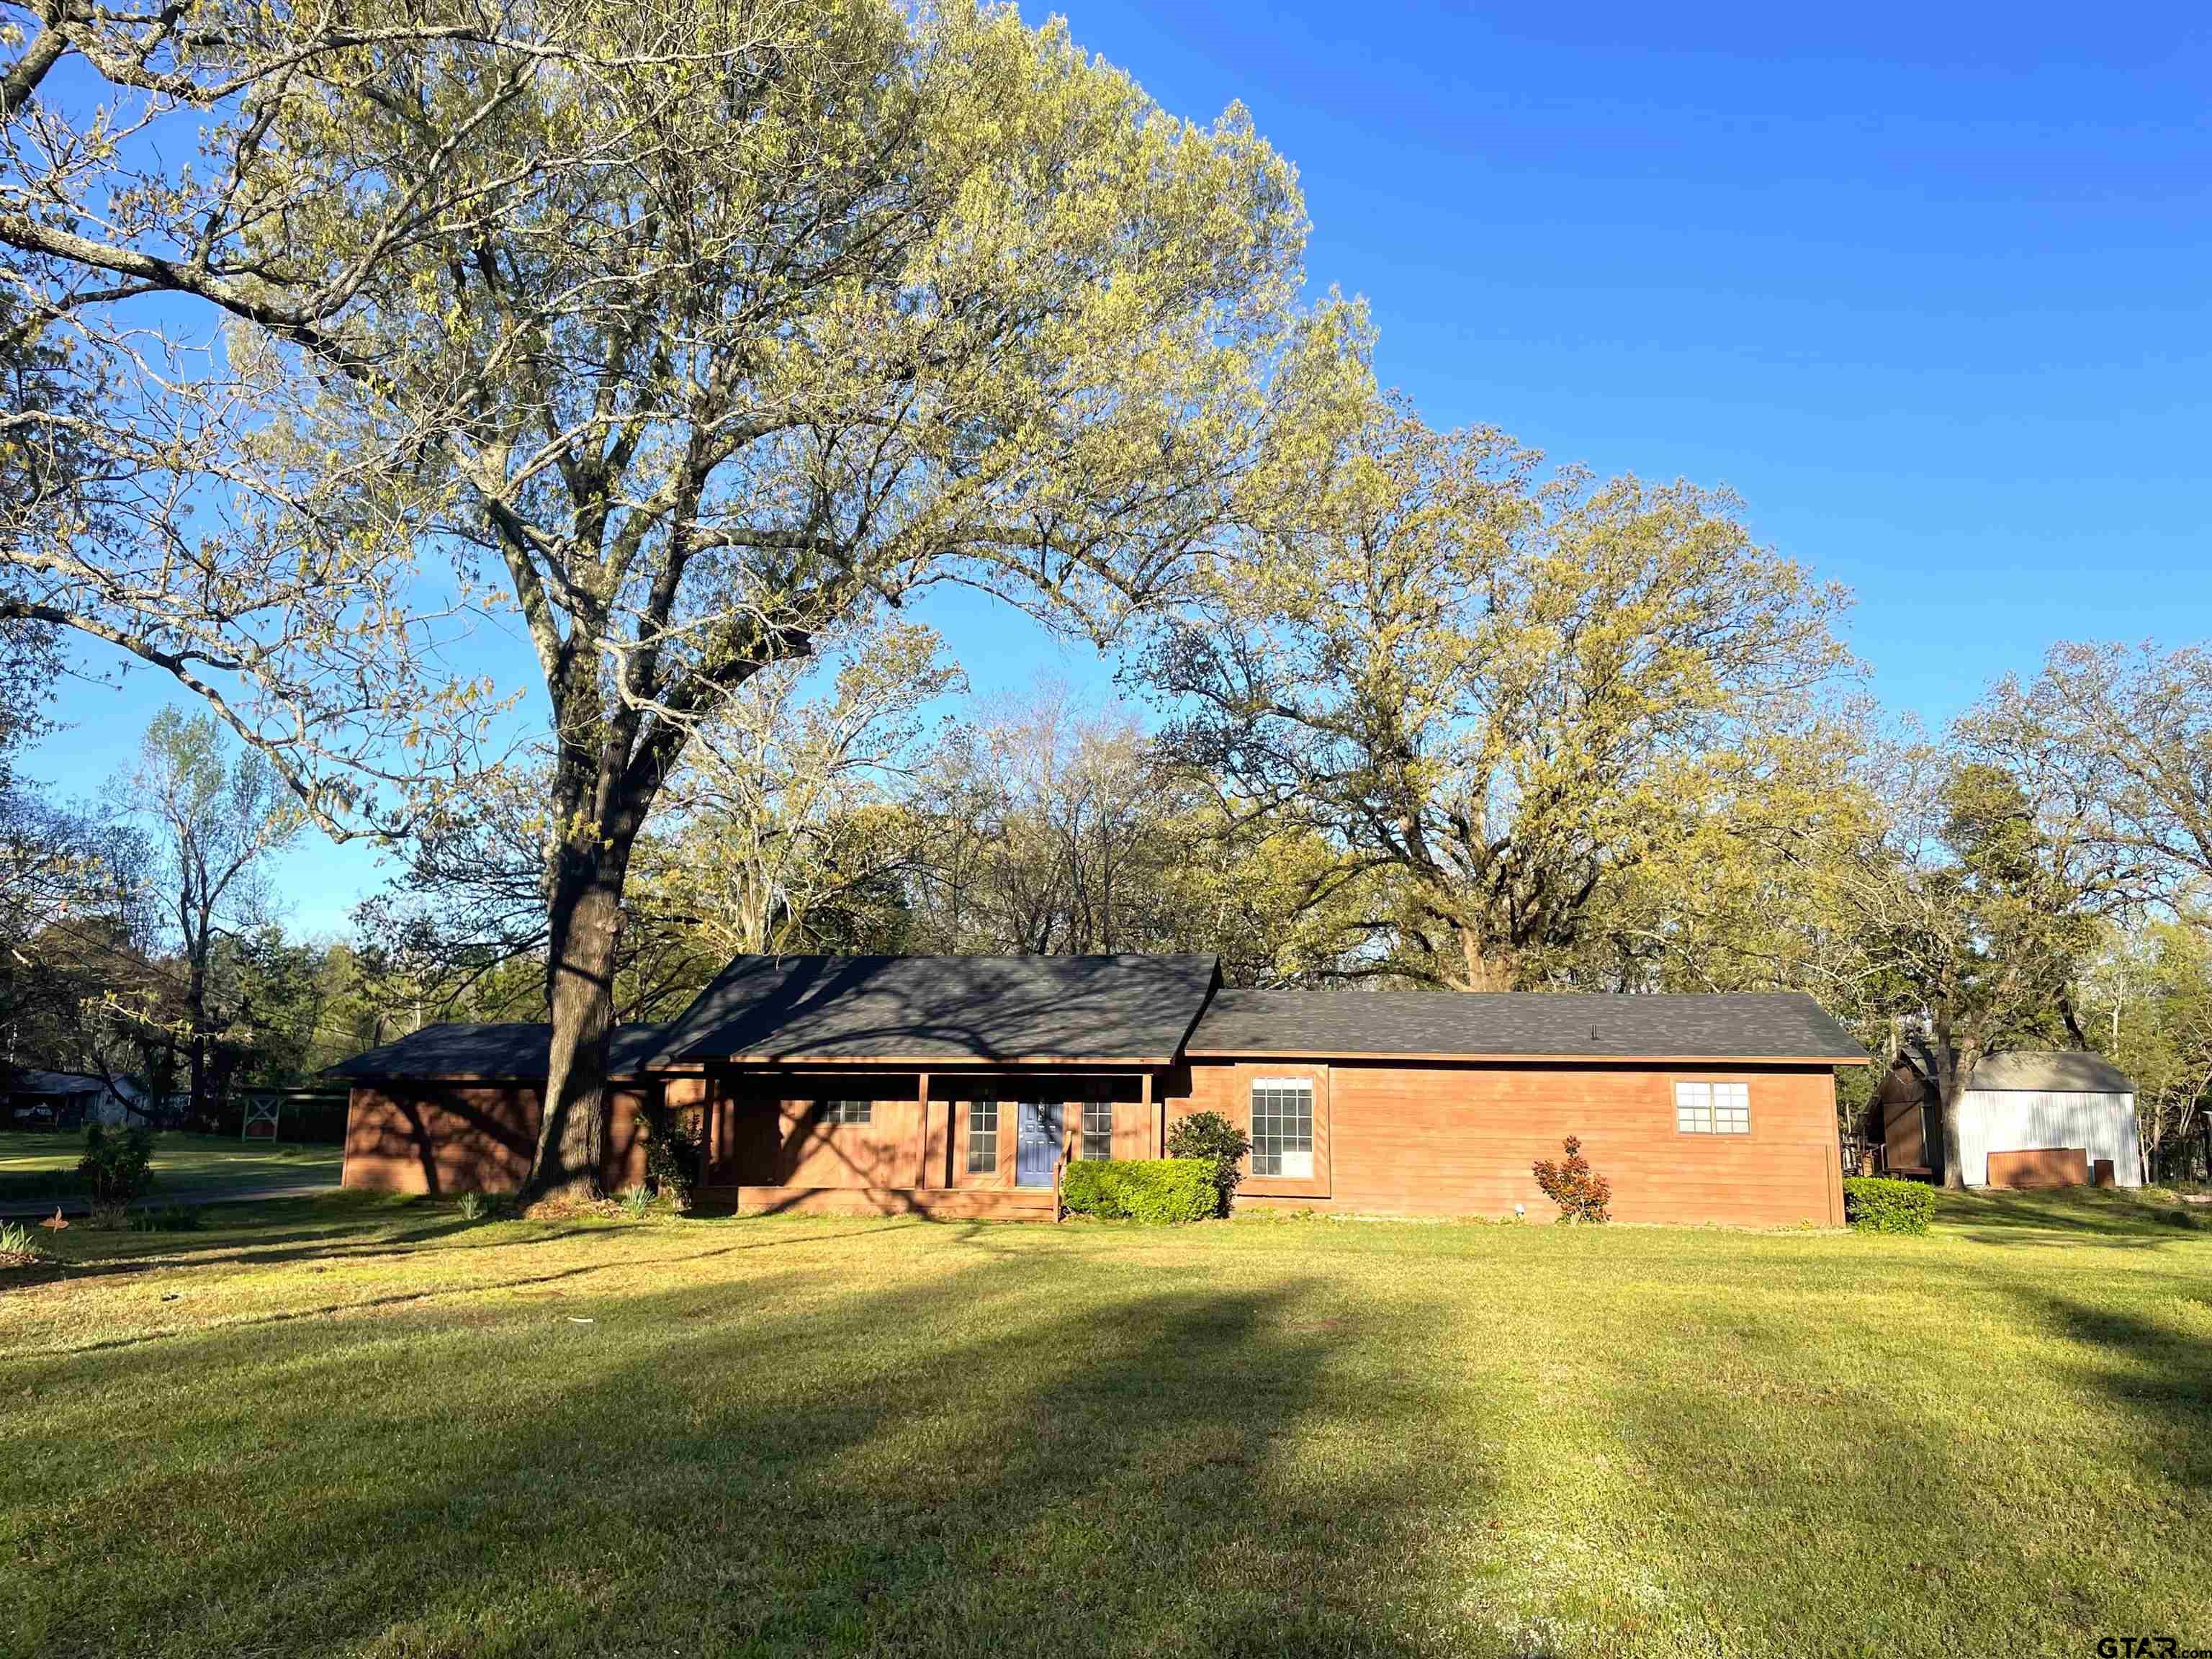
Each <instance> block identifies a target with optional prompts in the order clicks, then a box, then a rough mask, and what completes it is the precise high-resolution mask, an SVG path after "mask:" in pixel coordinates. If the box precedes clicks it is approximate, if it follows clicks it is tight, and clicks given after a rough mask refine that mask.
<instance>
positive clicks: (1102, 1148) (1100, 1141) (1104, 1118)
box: [1083, 1100, 1114, 1158]
mask: <svg viewBox="0 0 2212 1659" xmlns="http://www.w3.org/2000/svg"><path fill="white" fill-rule="evenodd" d="M1083 1156H1084V1157H1085V1158H1111V1157H1113V1156H1114V1103H1113V1102H1112V1101H1110V1100H1086V1101H1085V1102H1084V1103H1083Z"/></svg>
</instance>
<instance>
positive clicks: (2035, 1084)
mask: <svg viewBox="0 0 2212 1659" xmlns="http://www.w3.org/2000/svg"><path fill="white" fill-rule="evenodd" d="M2135 1087H2136V1086H2135V1085H2134V1084H2133V1083H2132V1082H2130V1080H2129V1079H2128V1076H2127V1074H2126V1073H2124V1072H2122V1071H2121V1070H2120V1069H2119V1067H2118V1066H2115V1065H2113V1064H2112V1061H2110V1060H2106V1059H2105V1058H2104V1056H2102V1055H2101V1054H2083V1053H2079V1052H2075V1051H2070V1050H2065V1049H2022V1050H2019V1051H2017V1052H2015V1053H2010V1054H1989V1055H1986V1056H1984V1058H1983V1059H1982V1060H1981V1061H1980V1062H1979V1063H1978V1065H1976V1066H1975V1067H1974V1071H1973V1075H1972V1076H1971V1077H1969V1078H1968V1079H1966V1088H1965V1089H1963V1090H1962V1091H1960V1096H1959V1152H1960V1163H1961V1164H1962V1166H1963V1168H1962V1170H1961V1174H1962V1176H1963V1177H1964V1179H1965V1182H1966V1185H1967V1186H1969V1187H1986V1186H1988V1185H1989V1184H1990V1158H1991V1156H1992V1155H1993V1154H1994V1155H1996V1156H1998V1157H1999V1158H2000V1159H2001V1160H2002V1158H2003V1155H2004V1154H2007V1153H2018V1152H2057V1151H2059V1150H2061V1149H2067V1150H2071V1149H2076V1148H2078V1149H2080V1150H2081V1152H2083V1153H2084V1154H2085V1161H2086V1164H2087V1167H2088V1168H2089V1169H2091V1170H2094V1169H2095V1168H2096V1166H2097V1164H2099V1162H2100V1161H2101V1160H2104V1159H2110V1160H2111V1162H2112V1180H2113V1182H2114V1183H2115V1184H2116V1185H2118V1186H2122V1187H2140V1186H2142V1151H2141V1146H2140V1143H2139V1142H2138V1140H2137V1139H2136V1094H2135Z"/></svg>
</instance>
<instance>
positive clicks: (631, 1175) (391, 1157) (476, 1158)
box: [339, 1079, 645, 1193]
mask: <svg viewBox="0 0 2212 1659" xmlns="http://www.w3.org/2000/svg"><path fill="white" fill-rule="evenodd" d="M543 1103H544V1091H543V1090H541V1089H540V1088H538V1085H535V1084H528V1083H479V1082H458V1081H453V1082H446V1081H439V1080H436V1079H428V1080H424V1081H420V1082H417V1081H413V1080H408V1081H400V1080H396V1079H395V1080H390V1081H386V1082H383V1083H374V1084H362V1085H357V1086H356V1088H355V1089H354V1091H353V1094H352V1098H351V1100H350V1101H349V1103H348V1106H347V1110H346V1139H345V1164H344V1170H343V1174H342V1175H341V1176H339V1182H340V1184H341V1185H343V1186H347V1187H352V1188H358V1189H361V1190H363V1191H368V1192H380V1193H466V1192H478V1193H511V1192H513V1191H515V1190H517V1189H518V1188H520V1187H521V1185H522V1183H523V1182H524V1181H525V1180H526V1178H527V1177H528V1176H529V1174H530V1160H531V1157H532V1153H533V1152H535V1151H536V1149H537V1146H538V1117H539V1114H540V1112H541V1111H542V1109H543ZM643 1103H644V1096H643V1094H642V1092H641V1091H640V1090H638V1089H635V1088H617V1089H616V1090H615V1091H614V1098H613V1103H612V1109H611V1113H610V1122H609V1126H608V1135H607V1146H606V1157H605V1162H604V1163H603V1164H602V1165H601V1170H600V1180H601V1182H603V1183H604V1184H605V1187H606V1188H607V1190H608V1191H610V1192H618V1191H620V1190H621V1189H622V1188H625V1187H629V1186H635V1184H637V1183H638V1182H641V1181H643V1180H644V1179H645V1143H644V1142H643V1140H642V1139H640V1138H639V1135H638V1130H637V1125H638V1115H639V1112H640V1110H641V1107H642V1105H643Z"/></svg>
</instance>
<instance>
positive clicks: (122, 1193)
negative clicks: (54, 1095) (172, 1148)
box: [76, 1123, 154, 1206]
mask: <svg viewBox="0 0 2212 1659" xmlns="http://www.w3.org/2000/svg"><path fill="white" fill-rule="evenodd" d="M76 1172H77V1174H78V1176H80V1177H82V1180H83V1182H84V1189H85V1191H86V1192H87V1193H88V1194H90V1196H91V1199H92V1201H93V1203H94V1206H104V1205H112V1204H129V1203H131V1202H133V1201H135V1200H137V1199H139V1198H141V1197H143V1196H144V1194H145V1192H146V1189H147V1188H149V1187H150V1186H152V1185H153V1184H154V1132H153V1131H152V1130H151V1129H149V1128H148V1127H146V1126H145V1125H144V1124H143V1123H135V1124H133V1125H131V1127H129V1128H127V1129H125V1131H124V1132H123V1133H121V1134H110V1133H108V1132H107V1126H106V1125H105V1124H102V1123H88V1124H87V1125H85V1128H84V1156H83V1157H82V1158H79V1159H78V1160H77V1161H76Z"/></svg>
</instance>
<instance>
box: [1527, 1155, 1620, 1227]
mask: <svg viewBox="0 0 2212 1659" xmlns="http://www.w3.org/2000/svg"><path fill="white" fill-rule="evenodd" d="M1529 1170H1530V1173H1532V1174H1533V1175H1534V1176H1535V1177H1536V1184H1537V1185H1538V1186H1539V1187H1541V1188H1543V1189H1544V1196H1545V1197H1547V1198H1548V1199H1550V1200H1552V1202H1553V1203H1554V1204H1556V1205H1558V1206H1559V1219H1560V1220H1562V1221H1610V1220H1611V1219H1612V1218H1613V1212H1612V1211H1611V1210H1610V1209H1608V1208H1607V1206H1608V1205H1610V1204H1611V1203H1612V1202H1613V1183H1612V1182H1610V1181H1607V1179H1606V1178H1605V1177H1604V1176H1601V1175H1600V1174H1599V1173H1598V1172H1597V1171H1596V1170H1593V1169H1591V1168H1590V1166H1589V1159H1588V1158H1584V1157H1583V1144H1582V1142H1581V1141H1579V1140H1577V1139H1575V1137H1574V1136H1572V1135H1569V1136H1568V1137H1567V1155H1566V1156H1565V1158H1561V1159H1560V1160H1559V1162H1557V1163H1556V1164H1555V1163H1553V1161H1552V1160H1551V1159H1550V1158H1538V1159H1537V1160H1536V1161H1535V1163H1534V1164H1531V1165H1530V1166H1529Z"/></svg>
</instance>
